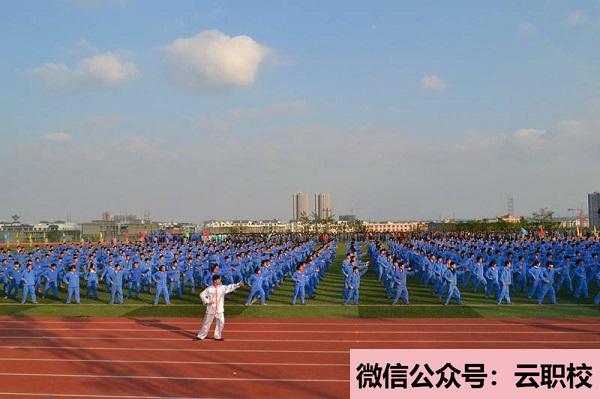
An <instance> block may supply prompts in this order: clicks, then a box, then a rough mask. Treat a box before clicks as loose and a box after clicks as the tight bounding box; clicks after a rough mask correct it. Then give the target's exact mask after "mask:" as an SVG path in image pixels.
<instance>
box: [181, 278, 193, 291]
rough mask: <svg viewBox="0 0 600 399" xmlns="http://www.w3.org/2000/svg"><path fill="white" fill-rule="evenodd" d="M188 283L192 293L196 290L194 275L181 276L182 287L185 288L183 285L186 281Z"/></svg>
mask: <svg viewBox="0 0 600 399" xmlns="http://www.w3.org/2000/svg"><path fill="white" fill-rule="evenodd" d="M188 282H189V283H190V287H192V294H193V293H195V292H196V281H195V280H194V276H186V277H184V278H183V288H182V289H184V290H185V286H186V285H187V283H188Z"/></svg>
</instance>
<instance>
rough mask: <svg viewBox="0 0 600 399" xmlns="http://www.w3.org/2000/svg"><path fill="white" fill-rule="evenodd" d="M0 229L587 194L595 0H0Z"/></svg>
mask: <svg viewBox="0 0 600 399" xmlns="http://www.w3.org/2000/svg"><path fill="white" fill-rule="evenodd" d="M0 26H2V35H0V50H1V51H2V54H3V57H2V58H3V62H2V63H0V87H2V90H1V91H0V120H1V121H2V123H1V124H0V138H1V139H2V146H1V147H0V156H1V157H2V159H3V160H4V162H3V164H4V166H3V168H2V169H1V171H0V178H1V180H2V181H3V182H4V184H3V186H4V187H3V189H2V190H1V191H0V203H1V204H2V205H1V207H0V219H7V218H9V216H10V215H11V214H13V213H18V214H21V215H23V217H24V219H26V220H29V221H36V220H38V219H52V218H64V216H65V214H66V213H67V211H69V212H70V213H71V215H72V216H73V218H74V219H78V220H86V219H89V218H92V217H95V216H97V215H99V214H100V212H101V211H103V210H105V209H109V210H112V211H113V212H121V211H130V212H136V213H140V214H141V213H142V212H143V211H144V210H146V209H147V210H150V211H151V212H152V214H153V215H154V216H155V217H156V218H159V219H162V220H192V221H201V220H204V219H208V218H240V217H244V218H265V217H278V218H282V219H286V218H288V217H289V216H290V214H291V206H290V205H291V194H292V193H293V192H295V191H305V192H309V193H313V192H318V191H330V192H331V193H332V196H333V205H334V212H335V213H336V214H344V213H348V212H350V211H351V210H354V212H356V213H358V214H359V216H361V217H364V218H369V219H388V218H390V219H422V218H437V217H439V216H451V215H453V214H454V215H455V216H457V217H484V216H495V215H500V214H502V213H506V196H507V195H513V196H514V197H515V206H516V210H517V213H519V214H528V213H530V212H531V211H533V210H535V209H538V208H540V207H542V206H544V207H546V206H547V207H550V208H552V209H554V210H555V211H557V212H558V213H560V214H566V213H567V211H566V209H567V208H571V207H578V206H580V205H582V204H584V205H585V200H586V197H585V194H586V193H587V192H589V191H595V190H598V189H600V187H599V186H600V183H597V181H598V179H597V176H596V175H597V170H598V166H600V165H599V160H600V156H599V155H600V138H599V137H598V136H599V131H598V127H599V126H600V123H599V120H598V115H599V114H600V113H599V111H600V51H599V50H600V49H599V45H598V40H597V39H598V37H600V3H599V2H597V1H560V0H556V1H549V0H548V1H529V2H522V1H504V2H492V1H479V2H474V1H453V2H441V1H437V2H434V1H430V2H429V1H419V2H417V1H414V2H398V1H389V2H387V1H375V2H352V1H303V2H289V1H260V2H249V1H230V2H217V1H206V2H202V1H172V2H166V1H141V0H66V1H58V0H56V1H43V2H42V1H6V2H4V3H3V12H2V14H1V15H0Z"/></svg>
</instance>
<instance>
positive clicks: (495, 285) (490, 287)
mask: <svg viewBox="0 0 600 399" xmlns="http://www.w3.org/2000/svg"><path fill="white" fill-rule="evenodd" d="M498 276H499V273H498V267H497V265H496V261H494V260H493V261H491V262H490V267H489V268H488V269H487V272H486V273H485V277H486V279H487V285H486V286H485V297H486V298H489V297H490V294H491V293H492V291H494V295H495V296H496V301H498V297H499V296H500V283H499V281H498Z"/></svg>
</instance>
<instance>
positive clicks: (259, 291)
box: [246, 274, 265, 305]
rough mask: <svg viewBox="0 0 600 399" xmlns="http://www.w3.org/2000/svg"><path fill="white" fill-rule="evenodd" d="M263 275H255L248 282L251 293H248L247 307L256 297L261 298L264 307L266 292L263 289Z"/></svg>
mask: <svg viewBox="0 0 600 399" xmlns="http://www.w3.org/2000/svg"><path fill="white" fill-rule="evenodd" d="M262 280H263V279H262V275H260V274H254V275H252V276H251V277H250V279H249V280H248V284H249V285H250V293H248V299H246V305H250V304H251V303H252V300H253V299H254V297H256V296H258V297H260V304H261V305H264V303H265V291H264V289H263V281H262Z"/></svg>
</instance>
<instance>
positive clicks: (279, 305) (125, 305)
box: [0, 301, 598, 309]
mask: <svg viewBox="0 0 600 399" xmlns="http://www.w3.org/2000/svg"><path fill="white" fill-rule="evenodd" d="M27 305H29V306H30V307H64V308H75V307H94V306H95V307H106V308H112V309H118V308H131V307H134V308H144V307H148V308H153V309H154V308H163V307H165V305H162V304H161V305H158V306H154V305H152V304H151V303H149V302H146V303H123V304H118V305H110V304H108V303H80V304H66V303H36V304H33V303H27ZM0 306H24V305H21V303H20V302H13V303H0ZM201 306H203V305H202V303H200V302H198V303H189V304H183V303H177V304H175V303H172V304H171V305H169V307H170V308H174V307H181V308H186V307H187V308H189V307H195V308H198V307H201ZM227 306H228V307H244V308H245V307H246V305H245V304H243V303H230V304H227ZM268 306H269V307H270V308H291V309H293V308H295V307H300V306H302V307H303V308H331V307H336V308H341V307H342V306H344V305H343V302H341V301H340V302H339V303H331V304H328V303H315V304H310V303H308V304H306V305H292V304H289V303H269V305H268ZM451 306H452V307H459V306H460V307H462V308H467V309H468V308H488V307H489V308H498V307H499V305H498V304H496V303H477V304H465V305H451ZM500 306H501V305H500ZM541 306H552V307H553V308H560V307H575V306H578V307H583V308H586V307H592V308H593V307H597V306H598V305H595V304H593V303H556V304H554V305H541ZM375 307H377V308H398V309H404V308H418V307H426V308H428V307H440V308H441V307H443V308H447V306H445V305H444V304H443V303H415V304H412V303H411V304H410V305H408V306H406V305H394V304H391V303H382V304H365V305H345V308H347V309H353V308H375ZM510 307H512V308H515V307H525V308H529V307H531V308H533V307H534V308H538V309H539V308H540V305H538V304H537V303H511V304H510Z"/></svg>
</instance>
